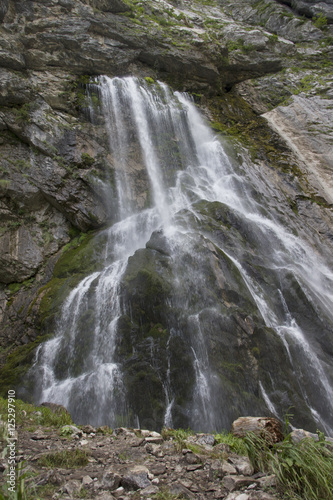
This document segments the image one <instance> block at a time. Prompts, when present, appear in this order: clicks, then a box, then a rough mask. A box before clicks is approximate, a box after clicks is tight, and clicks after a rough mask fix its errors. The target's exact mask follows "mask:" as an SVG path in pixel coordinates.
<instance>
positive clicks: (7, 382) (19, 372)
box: [0, 336, 49, 397]
mask: <svg viewBox="0 0 333 500" xmlns="http://www.w3.org/2000/svg"><path fill="white" fill-rule="evenodd" d="M48 338H49V337H48V336H43V337H37V338H36V340H35V341H34V342H31V343H29V344H26V345H22V346H19V347H17V348H16V349H15V350H14V351H13V352H12V353H11V354H9V356H8V357H7V360H6V363H5V365H4V366H3V367H2V368H1V374H0V387H1V392H0V396H1V397H6V396H7V395H8V390H9V389H13V388H15V387H17V386H18V385H19V384H20V383H21V382H22V381H23V379H24V377H25V375H26V374H27V372H28V370H29V368H30V366H31V364H32V363H33V361H34V357H35V354H36V349H37V347H38V345H39V344H40V343H41V342H44V341H46V340H47V339H48ZM32 391H33V387H32V386H31V384H28V385H26V386H25V387H24V393H27V394H29V393H30V394H31V393H32ZM21 392H22V390H21Z"/></svg>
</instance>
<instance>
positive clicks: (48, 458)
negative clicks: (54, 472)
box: [38, 448, 89, 469]
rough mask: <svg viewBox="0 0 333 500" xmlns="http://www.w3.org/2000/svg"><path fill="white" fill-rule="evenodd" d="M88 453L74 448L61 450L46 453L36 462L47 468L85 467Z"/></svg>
mask: <svg viewBox="0 0 333 500" xmlns="http://www.w3.org/2000/svg"><path fill="white" fill-rule="evenodd" d="M88 457H89V454H88V452H87V451H86V450H82V449H80V448H75V449H74V450H63V451H58V452H55V453H48V454H46V455H44V456H43V457H41V458H40V459H39V460H38V464H39V465H41V466H42V467H47V468H48V469H53V468H54V467H61V468H64V469H73V468H74V467H85V466H86V465H87V464H88Z"/></svg>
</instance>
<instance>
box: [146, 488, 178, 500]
mask: <svg viewBox="0 0 333 500" xmlns="http://www.w3.org/2000/svg"><path fill="white" fill-rule="evenodd" d="M151 498H153V499H154V500H178V499H179V500H180V499H182V498H184V497H183V496H182V495H173V494H172V493H170V491H169V490H168V489H166V488H161V490H160V491H159V492H158V493H156V494H155V495H153V496H152V497H151Z"/></svg>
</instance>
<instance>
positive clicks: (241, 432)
mask: <svg viewBox="0 0 333 500" xmlns="http://www.w3.org/2000/svg"><path fill="white" fill-rule="evenodd" d="M249 432H253V433H254V434H256V435H257V436H260V437H263V438H265V439H266V440H267V441H268V442H269V443H272V444H273V443H278V442H280V441H282V440H283V430H282V424H281V422H279V420H277V419H276V418H273V417H240V418H238V419H237V420H235V421H234V422H233V424H232V426H231V433H232V434H234V436H237V437H241V438H242V437H245V436H246V435H247V434H248V433H249Z"/></svg>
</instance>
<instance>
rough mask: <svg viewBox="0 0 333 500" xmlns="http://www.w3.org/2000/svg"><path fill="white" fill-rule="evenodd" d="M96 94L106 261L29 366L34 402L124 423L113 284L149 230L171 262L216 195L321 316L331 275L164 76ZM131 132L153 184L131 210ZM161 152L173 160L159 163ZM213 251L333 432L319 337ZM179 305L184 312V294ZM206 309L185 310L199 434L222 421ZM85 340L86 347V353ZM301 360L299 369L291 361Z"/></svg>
mask: <svg viewBox="0 0 333 500" xmlns="http://www.w3.org/2000/svg"><path fill="white" fill-rule="evenodd" d="M99 91H100V94H101V100H102V105H103V115H104V117H105V122H106V126H107V129H108V134H109V138H110V150H111V152H112V155H113V158H114V163H115V169H116V190H117V198H118V218H119V222H117V223H116V224H114V225H113V226H112V227H111V228H110V229H109V230H108V231H106V232H107V245H106V249H105V265H104V269H103V270H102V271H97V272H95V273H93V274H91V275H89V276H87V277H86V278H84V279H83V280H82V281H81V282H80V283H79V284H78V285H77V287H76V288H74V290H72V292H71V293H70V294H69V296H68V297H67V299H66V300H65V302H64V305H63V308H62V313H61V317H60V318H59V319H58V321H57V332H56V336H55V337H54V338H53V339H52V340H50V341H48V342H46V343H45V344H44V345H43V346H42V347H41V348H40V349H39V350H38V354H37V359H36V362H35V364H34V367H33V371H34V373H36V374H37V376H38V378H39V384H38V387H39V391H40V393H39V395H38V400H39V402H42V401H52V402H56V403H59V404H63V405H64V406H66V407H67V408H69V410H70V411H75V414H76V415H78V418H79V419H81V420H82V421H87V422H88V421H89V422H90V423H93V424H95V425H102V424H105V423H107V424H109V425H112V426H114V425H116V424H118V423H119V424H122V423H126V422H128V421H129V420H128V419H129V416H128V407H129V402H128V401H127V399H126V387H125V384H124V379H123V367H122V366H121V365H120V364H119V363H117V362H116V359H115V349H116V345H117V323H118V319H119V317H120V316H121V314H122V313H123V307H124V306H123V305H122V304H121V302H120V298H119V297H120V286H121V282H122V278H123V275H124V273H125V271H126V268H127V263H128V258H129V257H130V256H131V255H133V254H134V253H135V251H136V250H138V249H140V248H144V247H145V245H146V242H147V241H148V240H149V239H150V237H151V234H152V233H153V232H154V231H156V230H161V229H162V230H163V234H164V235H166V237H167V238H168V241H169V246H170V248H171V250H172V255H171V258H172V259H174V260H177V257H178V255H179V254H180V253H181V252H182V251H183V250H182V248H183V249H184V248H185V247H187V250H188V249H189V248H190V247H191V234H192V233H193V231H194V229H193V228H192V227H190V226H189V227H188V228H186V227H185V228H184V223H182V224H178V222H177V220H178V219H177V217H178V214H179V213H180V212H181V211H184V210H186V211H187V213H188V214H192V215H193V216H194V217H195V218H197V219H198V220H199V219H200V218H201V215H200V213H199V212H198V211H197V209H196V207H195V205H194V204H195V202H199V201H200V200H206V201H207V202H216V201H218V202H221V203H223V204H224V205H226V206H228V207H229V208H230V209H232V210H233V212H234V213H235V214H236V216H237V217H238V218H239V219H240V220H242V221H246V224H248V227H249V228H250V230H251V234H255V235H256V238H257V240H258V241H259V243H258V245H259V246H260V248H261V249H264V250H263V251H265V252H267V255H269V262H270V269H271V270H272V272H274V273H275V274H276V276H278V277H279V276H281V279H283V276H284V274H283V273H286V272H289V273H291V274H292V275H293V276H294V279H295V280H296V282H297V283H298V284H299V285H300V287H301V289H302V290H303V293H304V295H305V296H306V297H307V299H308V300H309V301H310V302H311V303H313V304H314V308H315V309H316V310H317V311H318V314H319V315H323V314H326V315H327V317H328V318H330V320H332V321H333V315H332V304H333V273H332V271H331V270H330V269H329V268H327V266H326V265H325V263H324V262H322V261H321V258H320V256H318V255H317V254H316V253H315V251H314V250H312V248H311V247H310V246H308V245H307V244H305V243H304V242H303V241H301V240H300V239H299V238H297V237H296V236H294V234H292V233H291V232H288V230H287V229H285V228H284V227H282V226H281V225H279V224H278V223H277V222H276V221H275V220H274V219H273V218H270V217H269V216H267V217H265V216H263V215H262V210H261V207H260V205H259V204H258V202H256V201H254V200H252V199H251V196H250V194H249V193H250V192H251V190H250V189H249V186H248V181H247V180H246V178H245V177H244V176H243V175H242V174H241V173H239V172H237V171H235V169H234V168H233V166H232V164H231V162H230V160H229V158H228V157H227V155H226V153H225V151H224V149H223V147H222V145H221V143H220V142H219V140H218V139H217V138H215V137H214V135H213V134H212V132H211V130H210V129H209V128H208V127H207V126H206V125H205V123H204V121H203V119H202V117H201V116H200V114H199V112H198V111H197V109H196V107H195V106H194V104H193V103H192V102H191V100H190V99H189V98H188V97H187V96H186V95H183V94H180V93H175V94H172V93H171V92H170V90H169V89H168V88H167V86H165V85H164V84H162V83H160V84H159V85H149V84H147V83H145V82H143V81H139V80H138V79H135V78H131V77H128V78H121V79H120V78H114V79H110V78H107V77H101V78H100V82H99ZM133 137H134V138H135V140H136V141H137V143H138V144H139V146H140V148H139V149H140V156H141V158H139V159H137V161H138V162H142V163H143V164H144V166H145V172H146V176H147V179H148V181H149V184H150V191H151V197H150V198H151V199H150V203H148V201H149V200H146V201H147V205H148V206H149V208H140V207H138V205H137V203H136V195H135V192H134V191H135V189H136V187H135V186H133V179H131V175H130V170H129V168H128V165H129V163H130V158H131V157H132V156H133V142H134V139H133ZM168 141H169V143H170V141H173V143H174V144H175V146H176V147H177V154H175V155H174V156H173V157H172V155H171V152H170V151H169V152H168V154H165V153H163V151H164V150H165V148H167V149H168ZM131 155H132V156H131ZM168 159H169V160H170V161H171V163H173V164H172V165H168V164H167V160H168ZM197 232H198V230H197ZM214 243H215V244H217V243H216V242H214ZM220 248H221V250H222V251H224V253H225V255H227V256H228V257H229V258H230V259H231V261H232V262H233V263H234V264H235V266H236V267H237V269H238V270H239V272H240V273H241V275H242V277H243V280H244V282H245V284H246V286H247V287H248V290H249V292H250V294H251V295H252V297H253V299H254V301H255V303H256V305H257V308H258V310H259V311H260V314H261V316H262V318H263V320H264V322H265V324H266V325H267V326H268V327H270V328H272V329H274V330H275V332H276V333H277V334H278V335H279V336H280V337H281V339H282V341H283V343H284V346H285V349H286V351H287V353H288V356H289V360H290V362H291V364H292V365H293V366H294V370H295V377H299V378H300V379H301V378H302V377H307V379H309V380H312V382H311V383H312V385H313V386H315V388H317V390H318V391H319V392H320V395H321V398H322V400H323V406H326V409H327V411H326V412H325V415H322V413H323V412H322V410H321V409H318V408H314V404H315V403H314V402H313V398H312V393H313V391H314V389H313V388H312V389H311V390H310V392H309V394H308V393H307V390H306V389H305V388H304V387H302V388H301V391H302V393H303V397H304V402H305V404H306V405H307V406H308V408H309V411H311V413H312V415H313V417H314V419H315V420H316V421H317V422H318V424H320V425H322V427H323V428H324V430H325V431H326V432H328V433H330V432H333V389H332V380H330V377H329V376H327V375H326V374H325V366H326V365H327V358H325V361H323V359H321V357H322V356H321V355H320V353H319V354H318V350H317V351H316V349H317V348H318V345H317V344H316V346H314V345H312V344H314V343H315V341H314V340H313V339H312V340H311V339H310V340H309V339H308V338H307V335H306V332H303V331H302V329H301V327H300V326H299V325H298V323H297V322H296V320H295V319H294V318H293V315H292V313H291V312H290V310H289V307H290V306H289V307H288V305H287V302H286V299H285V297H284V292H283V291H281V290H279V292H278V297H279V304H278V312H277V310H276V307H275V306H274V305H273V302H272V300H271V297H270V296H269V293H267V287H266V285H265V283H264V284H262V283H261V284H260V283H257V282H256V281H255V279H254V277H252V276H250V275H249V273H248V271H247V270H246V266H244V265H243V263H242V262H239V261H238V256H237V253H235V255H231V253H230V250H228V251H226V249H225V248H223V246H221V247H220ZM193 279H194V280H195V278H193ZM277 279H278V278H277ZM176 280H177V278H175V289H177V283H176ZM178 288H179V287H178ZM275 291H276V290H275ZM189 293H190V291H189ZM183 306H184V308H185V309H186V299H185V298H184V302H183ZM91 310H93V311H94V313H95V314H94V320H93V321H94V324H93V334H92V335H90V336H89V338H84V340H82V331H83V330H82V329H83V328H84V327H83V324H82V318H85V317H87V321H88V320H89V313H90V311H91ZM202 312H203V311H202V310H200V309H198V310H197V311H195V312H193V311H191V313H189V315H188V317H187V324H188V325H189V327H190V328H191V329H192V331H193V337H192V346H191V350H192V355H193V367H194V372H195V377H196V383H195V389H194V394H193V402H192V407H191V408H190V411H191V412H192V422H193V421H194V420H195V419H196V420H197V421H199V422H200V425H201V430H206V429H210V430H211V429H214V428H215V429H217V427H218V425H219V421H220V420H219V418H218V415H216V412H217V410H216V408H215V407H214V403H213V400H214V394H213V392H212V391H213V386H214V379H216V377H217V375H216V374H215V373H214V371H213V370H212V368H211V366H210V360H209V349H208V345H207V339H206V336H205V332H204V331H203V330H202V327H201V322H200V315H201V313H202ZM85 315H86V316H85ZM80 318H81V320H80ZM84 343H86V344H87V345H86V349H84V352H82V349H83V347H84V346H83V345H82V344H84ZM296 352H298V357H297V358H295V353H296ZM78 358H80V366H79V367H78V366H77V363H78ZM322 358H323V357H322ZM300 359H302V360H303V365H300V364H299V363H300ZM168 363H169V364H168V371H167V376H166V379H165V380H163V387H164V391H165V405H166V410H165V417H164V423H165V425H167V426H171V425H172V424H173V418H172V412H173V407H174V401H175V397H176V394H174V392H173V391H174V390H172V389H171V386H170V380H169V376H170V369H171V367H170V360H168ZM331 363H332V359H331ZM331 368H332V366H331ZM306 372H307V373H306ZM309 372H311V373H310V374H309ZM311 383H310V385H311ZM259 384H260V386H259V388H260V391H261V394H262V398H263V401H264V402H265V404H266V406H267V409H268V410H269V411H271V412H272V413H274V414H277V410H276V405H275V404H273V403H272V402H271V400H270V398H269V395H268V393H267V391H268V389H267V388H265V387H264V385H263V383H262V382H260V383H259ZM300 385H302V384H301V382H300ZM308 385H309V383H308ZM220 411H223V410H222V409H221V410H220ZM280 416H282V415H280ZM205 426H206V429H205V428H204V427H205Z"/></svg>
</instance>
